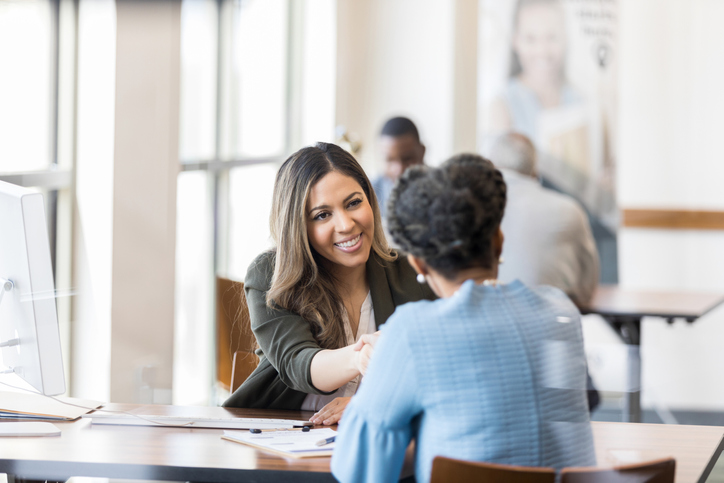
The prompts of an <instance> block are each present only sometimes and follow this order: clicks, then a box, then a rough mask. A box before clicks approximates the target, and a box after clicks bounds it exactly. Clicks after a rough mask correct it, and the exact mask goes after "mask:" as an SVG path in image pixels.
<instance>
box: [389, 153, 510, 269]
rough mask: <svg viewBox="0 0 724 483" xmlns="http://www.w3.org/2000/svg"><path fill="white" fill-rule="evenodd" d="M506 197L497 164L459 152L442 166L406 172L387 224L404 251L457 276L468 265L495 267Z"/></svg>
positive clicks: (468, 266)
mask: <svg viewBox="0 0 724 483" xmlns="http://www.w3.org/2000/svg"><path fill="white" fill-rule="evenodd" d="M505 201H506V186H505V181H503V175H502V174H501V173H500V171H498V170H497V169H495V166H493V163H491V162H490V161H489V160H487V159H485V158H483V157H482V156H478V155H477V154H459V155H457V156H454V157H452V158H450V159H449V160H447V161H446V162H445V163H444V164H443V165H442V166H440V167H439V168H429V167H426V166H414V167H412V168H410V169H408V170H406V171H405V173H404V174H403V175H402V177H401V178H400V180H399V181H398V183H397V184H396V185H395V188H394V189H393V190H392V194H391V196H390V201H389V205H388V220H387V227H388V230H389V232H390V234H391V235H392V238H393V239H394V240H395V242H397V243H398V244H399V247H400V248H401V249H402V250H404V251H405V252H407V253H409V254H411V255H414V256H416V257H418V258H421V259H423V260H424V261H425V262H426V263H427V264H428V265H430V267H432V268H433V269H434V270H436V271H438V272H440V274H442V275H443V276H444V277H447V278H449V279H452V278H454V277H455V275H456V274H457V272H459V271H460V270H462V269H465V268H471V267H483V268H492V267H493V265H494V263H495V254H494V253H493V243H492V242H493V236H494V235H495V234H496V232H497V230H498V227H499V226H500V221H501V220H502V219H503V213H504V212H505Z"/></svg>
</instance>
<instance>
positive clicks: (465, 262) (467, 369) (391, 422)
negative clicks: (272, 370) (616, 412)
mask: <svg viewBox="0 0 724 483" xmlns="http://www.w3.org/2000/svg"><path fill="white" fill-rule="evenodd" d="M505 203H506V188H505V182H504V181H503V176H502V175H501V173H500V172H499V171H498V170H497V169H495V167H494V166H493V165H492V163H490V162H489V161H487V160H486V159H484V158H481V157H480V156H477V155H474V154H464V155H460V156H456V157H454V158H452V159H450V160H449V161H447V162H446V163H445V164H444V165H443V166H442V167H440V168H435V169H432V168H426V167H423V166H420V167H415V168H412V169H410V170H408V171H407V172H406V173H405V174H404V175H403V176H402V177H401V178H400V181H399V182H398V184H397V185H396V186H395V188H394V190H393V192H392V195H391V200H390V205H389V210H390V211H389V213H388V226H389V230H390V232H391V234H392V236H393V238H394V239H395V241H396V242H397V243H398V244H399V246H400V247H401V248H402V249H403V250H404V251H405V252H406V253H408V260H409V262H410V264H411V265H412V267H413V268H414V269H415V271H416V272H417V273H418V274H419V276H420V278H421V279H422V280H424V281H426V283H427V284H428V285H429V286H430V288H431V289H432V290H433V292H435V294H436V295H437V296H438V297H440V298H439V299H438V300H436V301H418V302H410V303H407V304H405V305H403V306H399V307H398V308H397V310H396V311H395V313H394V314H393V315H392V316H391V317H390V318H389V320H388V321H387V323H386V324H385V325H384V326H383V327H382V329H381V334H380V335H379V340H378V341H377V342H376V345H375V348H374V354H373V356H372V358H371V361H370V363H369V366H368V368H367V369H366V373H365V378H364V380H363V381H362V384H361V386H360V388H359V391H358V392H357V394H356V395H355V396H353V397H352V401H351V402H350V404H349V405H348V406H347V408H346V411H345V413H344V419H343V420H342V422H341V423H340V426H339V432H338V435H337V441H336V447H335V451H334V455H333V457H332V473H333V474H334V476H335V477H336V478H337V479H338V480H339V481H341V482H343V483H344V482H384V481H397V478H398V477H399V474H400V470H401V468H402V463H403V459H404V455H405V450H406V448H407V446H408V444H409V443H410V441H411V440H412V439H415V440H416V452H417V454H416V471H415V477H416V480H417V481H418V482H427V481H429V479H430V471H431V467H432V460H433V458H434V457H435V456H438V455H442V456H448V457H453V458H459V459H465V460H472V461H487V462H492V463H502V464H512V465H524V466H551V467H555V468H562V467H565V466H588V465H594V464H595V454H594V449H593V438H592V433H591V427H590V421H589V415H588V407H587V403H586V393H585V388H586V359H585V355H584V353H583V340H582V335H581V322H580V314H579V312H578V309H577V308H576V306H575V305H573V303H571V301H570V299H569V298H568V297H566V295H565V294H564V293H563V292H561V291H560V290H558V289H556V288H554V287H547V286H545V287H528V286H526V285H525V284H524V283H523V282H520V281H518V280H516V281H514V282H511V283H508V284H505V283H501V282H500V281H498V259H499V257H500V254H501V252H502V250H503V233H502V231H501V229H500V222H501V219H502V218H503V212H504V210H505ZM369 337H372V336H368V338H366V339H365V340H370V339H369ZM366 347H367V345H365V348H366ZM363 350H364V349H363Z"/></svg>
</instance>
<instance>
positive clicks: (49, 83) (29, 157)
mask: <svg viewBox="0 0 724 483" xmlns="http://www.w3.org/2000/svg"><path fill="white" fill-rule="evenodd" d="M52 32H53V28H52V11H51V4H50V2H49V1H44V0H25V1H22V2H19V1H15V2H8V1H0V69H1V72H2V74H0V173H8V172H18V171H36V170H41V169H46V168H48V166H49V165H50V163H51V159H52V153H51V149H52V148H51V139H52V138H51V129H52V126H53V125H54V120H53V115H52V113H53V105H52V102H53V101H52V100H53V98H54V96H53V89H52V87H53V79H54V76H53V75H52V46H53V39H52V38H51V34H52Z"/></svg>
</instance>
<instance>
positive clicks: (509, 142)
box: [490, 133, 599, 307]
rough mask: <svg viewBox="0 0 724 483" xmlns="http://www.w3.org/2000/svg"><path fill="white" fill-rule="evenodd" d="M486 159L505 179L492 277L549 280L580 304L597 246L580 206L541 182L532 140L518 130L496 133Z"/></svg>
mask: <svg viewBox="0 0 724 483" xmlns="http://www.w3.org/2000/svg"><path fill="white" fill-rule="evenodd" d="M490 159H491V161H493V163H494V164H495V165H496V166H497V167H498V168H501V171H502V172H503V177H504V178H505V182H506V184H507V185H508V195H507V196H508V205H507V207H506V209H505V216H504V217H503V222H502V224H501V228H502V230H503V234H504V235H506V243H505V245H504V249H503V258H504V259H505V263H504V264H503V265H501V266H500V269H499V273H498V278H499V279H500V281H501V282H510V281H512V280H514V279H519V280H521V281H522V282H523V283H525V284H527V285H530V286H534V285H543V284H545V285H552V286H554V287H558V288H559V289H561V290H562V291H564V292H565V293H566V294H567V295H568V296H569V297H570V298H571V300H573V302H574V303H575V304H576V305H578V306H579V307H585V306H586V305H587V304H588V303H589V302H590V301H591V298H592V297H593V292H594V291H595V290H596V286H597V285H598V278H599V259H598V252H597V250H596V244H595V242H594V240H593V235H592V233H591V227H590V225H589V223H588V218H587V216H586V212H585V211H584V210H583V208H582V207H581V205H580V204H579V203H578V202H577V201H576V200H574V199H573V198H571V197H570V196H566V195H564V194H561V193H558V192H555V191H553V190H550V189H547V188H544V187H543V186H541V184H540V182H539V181H538V178H537V176H538V172H537V166H536V150H535V146H533V143H532V142H531V141H530V139H528V138H527V137H526V136H524V135H523V134H519V133H508V134H505V135H503V136H501V137H500V138H499V139H498V140H497V141H496V142H495V144H494V145H493V149H492V151H491V155H490ZM508 240H509V241H508Z"/></svg>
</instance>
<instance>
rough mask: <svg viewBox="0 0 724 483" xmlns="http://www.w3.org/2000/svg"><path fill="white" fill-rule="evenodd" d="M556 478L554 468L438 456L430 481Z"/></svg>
mask: <svg viewBox="0 0 724 483" xmlns="http://www.w3.org/2000/svg"><path fill="white" fill-rule="evenodd" d="M555 479H556V471H555V470H554V469H553V468H534V467H526V466H512V465H498V464H493V463H481V462H477V461H463V460H456V459H452V458H446V457H444V456H437V457H435V459H434V460H432V475H431V477H430V483H447V482H449V481H455V482H460V483H465V482H471V483H472V482H485V483H553V482H554V481H555Z"/></svg>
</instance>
